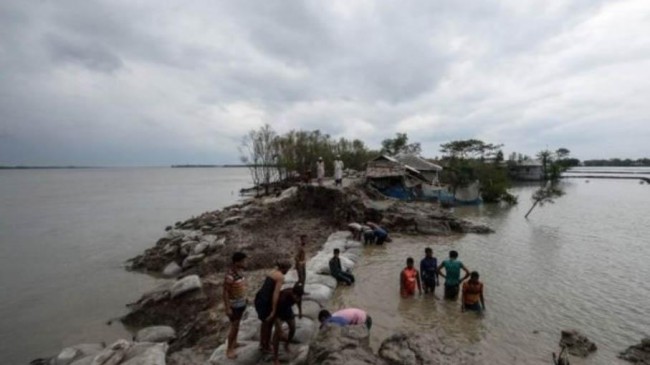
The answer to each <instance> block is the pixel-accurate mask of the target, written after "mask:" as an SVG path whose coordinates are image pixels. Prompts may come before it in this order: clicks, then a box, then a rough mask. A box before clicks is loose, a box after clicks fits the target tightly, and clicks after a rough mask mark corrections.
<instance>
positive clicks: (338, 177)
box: [334, 155, 343, 186]
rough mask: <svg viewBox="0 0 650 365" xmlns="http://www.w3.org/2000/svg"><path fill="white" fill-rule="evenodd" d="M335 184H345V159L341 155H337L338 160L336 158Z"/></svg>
mask: <svg viewBox="0 0 650 365" xmlns="http://www.w3.org/2000/svg"><path fill="white" fill-rule="evenodd" d="M334 185H335V186H342V185H343V161H341V156H339V155H336V160H334Z"/></svg>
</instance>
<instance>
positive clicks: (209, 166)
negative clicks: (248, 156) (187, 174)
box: [172, 165, 248, 169]
mask: <svg viewBox="0 0 650 365" xmlns="http://www.w3.org/2000/svg"><path fill="white" fill-rule="evenodd" d="M213 167H248V165H172V169H186V168H213Z"/></svg>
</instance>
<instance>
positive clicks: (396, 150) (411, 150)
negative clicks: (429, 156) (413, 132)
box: [380, 133, 422, 156]
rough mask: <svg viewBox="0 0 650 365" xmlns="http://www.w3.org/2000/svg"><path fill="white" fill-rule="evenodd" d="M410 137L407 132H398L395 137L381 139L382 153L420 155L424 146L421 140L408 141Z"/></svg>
mask: <svg viewBox="0 0 650 365" xmlns="http://www.w3.org/2000/svg"><path fill="white" fill-rule="evenodd" d="M408 141H409V137H408V136H407V135H406V133H397V134H396V135H395V138H387V139H385V140H383V141H381V151H380V152H381V153H384V154H387V155H389V156H395V155H398V154H400V153H406V154H414V155H419V154H420V153H421V152H422V146H421V145H420V143H419V142H417V143H408Z"/></svg>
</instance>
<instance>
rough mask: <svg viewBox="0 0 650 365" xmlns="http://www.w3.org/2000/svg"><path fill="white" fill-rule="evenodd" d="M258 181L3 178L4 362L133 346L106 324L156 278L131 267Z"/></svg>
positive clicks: (231, 177)
mask: <svg viewBox="0 0 650 365" xmlns="http://www.w3.org/2000/svg"><path fill="white" fill-rule="evenodd" d="M249 181H250V179H249V176H248V171H247V170H246V169H220V168H212V169H171V168H114V169H113V168H112V169H81V170H0V288H2V290H1V291H0V363H2V364H27V363H28V362H29V361H30V360H32V359H34V358H36V357H39V356H48V355H54V354H56V352H57V351H59V350H60V349H61V348H63V347H64V346H68V345H73V344H77V343H80V342H98V341H107V342H108V341H113V340H115V339H117V338H120V337H122V338H124V337H125V336H126V338H128V337H129V334H128V333H126V331H125V329H124V328H122V326H121V325H120V324H119V323H117V324H113V325H112V326H107V325H106V324H105V323H106V321H107V320H108V319H109V318H112V317H116V316H119V315H122V314H124V311H125V304H126V303H129V302H132V301H134V300H137V299H138V297H139V296H140V295H141V293H142V292H144V291H145V290H148V289H150V288H151V287H152V286H153V285H154V284H155V280H154V279H153V278H151V277H149V276H147V275H141V274H136V273H129V272H127V271H125V270H124V267H123V265H124V262H125V260H127V259H129V258H131V257H133V256H135V255H138V254H140V253H141V252H142V251H144V250H145V249H147V248H149V247H151V246H152V245H153V244H154V243H155V242H156V240H157V239H158V238H160V237H161V236H162V235H163V234H164V228H165V226H167V225H172V224H174V222H176V221H178V220H185V219H187V218H189V217H191V216H193V215H198V214H200V213H201V212H204V211H208V210H214V209H218V208H221V207H223V206H226V205H229V204H232V203H234V202H235V201H236V200H238V199H239V197H238V190H239V189H240V188H241V187H244V186H248V185H249V184H250V183H249Z"/></svg>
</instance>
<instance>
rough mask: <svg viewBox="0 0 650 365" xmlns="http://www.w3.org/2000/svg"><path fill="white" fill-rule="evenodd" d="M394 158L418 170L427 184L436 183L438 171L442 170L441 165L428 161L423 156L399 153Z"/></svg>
mask: <svg viewBox="0 0 650 365" xmlns="http://www.w3.org/2000/svg"><path fill="white" fill-rule="evenodd" d="M395 159H396V160H397V161H399V162H401V163H403V164H404V165H407V166H410V167H412V168H414V169H416V170H418V171H419V172H420V174H422V176H424V178H425V179H427V181H428V182H429V184H437V183H438V172H440V171H442V166H439V165H436V164H434V163H433V162H429V161H427V160H425V159H424V158H422V157H420V156H417V155H413V154H399V155H397V156H395Z"/></svg>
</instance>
